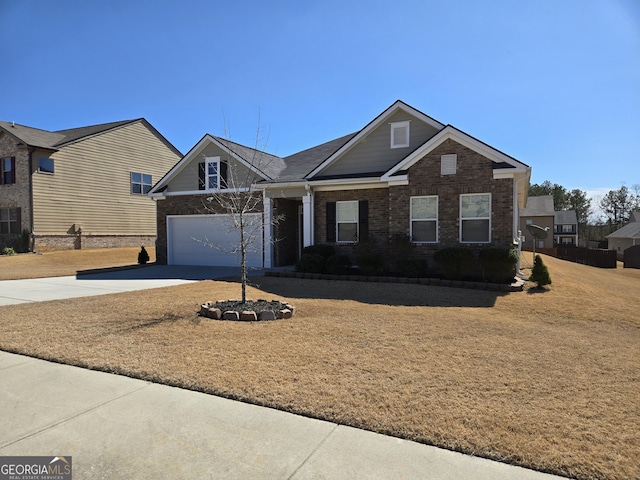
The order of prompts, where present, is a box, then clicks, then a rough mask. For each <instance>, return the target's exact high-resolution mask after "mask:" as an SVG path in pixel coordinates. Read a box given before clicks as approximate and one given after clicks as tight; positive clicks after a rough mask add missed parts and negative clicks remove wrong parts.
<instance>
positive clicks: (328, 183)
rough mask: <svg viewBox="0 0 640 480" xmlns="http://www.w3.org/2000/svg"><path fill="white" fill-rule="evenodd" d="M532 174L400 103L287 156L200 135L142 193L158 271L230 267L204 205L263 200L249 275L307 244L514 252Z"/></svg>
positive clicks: (215, 220)
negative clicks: (399, 239)
mask: <svg viewBox="0 0 640 480" xmlns="http://www.w3.org/2000/svg"><path fill="white" fill-rule="evenodd" d="M232 172H233V175H232ZM530 175H531V168H530V167H529V166H527V165H526V164H524V163H522V162H520V161H518V160H516V159H515V158H513V157H510V156H509V155H507V154H505V153H503V152H501V151H499V150H497V149H496V148H494V147H491V146H489V145H487V144H486V143H484V142H482V141H480V140H478V139H476V138H474V137H472V136H470V135H468V134H466V133H464V132H462V131H460V130H458V129H457V128H455V127H453V126H451V125H445V124H442V123H440V122H438V121H437V120H435V119H433V118H431V117H429V116H428V115H425V114H424V113H422V112H420V111H418V110H416V109H415V108H413V107H411V106H409V105H407V104H406V103H404V102H402V101H397V102H395V103H394V104H393V105H391V106H390V107H389V108H387V109H386V110H385V111H383V112H382V113H381V114H380V115H378V116H377V117H376V118H374V119H373V120H372V121H371V122H370V123H369V124H368V125H366V126H365V127H364V128H362V129H361V130H359V131H358V132H356V133H352V134H350V135H346V136H344V137H341V138H338V139H335V140H332V141H329V142H326V143H323V144H321V145H318V146H316V147H312V148H309V149H307V150H304V151H302V152H299V153H296V154H293V155H290V156H287V157H284V158H281V157H277V156H274V155H269V154H265V153H262V152H259V151H257V150H255V149H251V148H248V147H245V146H242V145H238V144H236V143H233V142H230V141H229V140H226V139H222V138H220V137H216V136H212V135H209V134H206V135H205V136H204V137H203V138H202V139H201V140H200V141H199V142H198V143H197V144H196V145H195V146H194V147H193V148H192V149H191V150H190V151H189V152H188V153H187V154H186V155H185V156H184V157H183V158H182V159H181V160H180V161H179V162H178V163H177V164H176V165H175V166H174V167H173V168H172V169H171V170H170V171H169V172H168V173H167V175H166V176H165V177H164V178H162V179H161V180H160V181H159V182H158V183H157V184H156V185H155V186H154V187H153V188H152V189H151V191H150V193H149V195H150V196H151V197H153V198H155V199H156V200H157V203H158V208H157V212H158V222H157V226H158V232H157V238H158V240H157V250H156V255H157V261H158V262H160V263H169V264H192V265H237V264H238V263H237V262H238V259H237V256H235V255H232V254H229V251H230V250H231V249H229V248H226V249H225V248H220V249H219V248H211V247H212V246H219V245H223V246H224V245H227V246H229V245H233V244H234V243H237V236H238V233H237V231H234V230H233V228H229V227H228V226H229V224H230V216H229V214H228V211H225V209H224V208H221V207H220V205H218V204H217V203H216V202H211V201H209V200H208V199H211V198H212V197H211V196H212V195H213V194H219V193H220V192H225V190H226V189H231V190H233V191H237V190H238V188H241V189H244V191H246V192H247V194H251V195H253V196H255V197H256V198H258V197H259V198H258V200H259V201H258V203H257V204H256V205H255V209H254V212H255V221H256V222H257V223H259V224H260V228H261V229H262V230H261V235H260V241H259V242H258V245H257V247H258V248H256V249H255V250H254V251H253V252H252V254H251V255H250V257H249V261H248V264H249V265H251V266H255V267H267V268H268V267H273V266H282V265H290V264H293V263H295V261H296V259H297V258H298V257H299V255H300V252H301V250H302V248H303V247H304V246H308V245H314V244H331V245H333V246H334V247H335V248H336V250H337V251H339V252H341V253H345V254H352V253H353V248H354V246H355V245H357V244H358V243H359V242H362V241H363V240H367V241H374V242H375V243H376V244H378V245H387V243H388V242H389V240H390V239H391V238H393V237H394V236H396V235H404V236H406V237H407V238H409V239H410V241H411V242H412V243H413V244H414V245H415V247H416V250H417V251H419V252H421V254H423V255H424V256H425V257H427V258H428V257H429V256H431V255H433V252H434V251H436V250H438V249H441V248H445V247H465V248H470V249H473V250H479V249H482V248H487V247H512V246H514V245H517V243H518V242H519V218H518V212H519V209H520V208H523V207H524V206H525V204H526V200H527V192H528V189H529V179H530ZM232 177H233V178H232ZM238 178H243V179H244V181H243V182H240V183H238V182H236V181H234V179H238ZM281 216H282V217H283V218H284V220H283V221H281V222H280V223H278V224H275V225H274V223H273V222H272V219H273V218H275V217H281Z"/></svg>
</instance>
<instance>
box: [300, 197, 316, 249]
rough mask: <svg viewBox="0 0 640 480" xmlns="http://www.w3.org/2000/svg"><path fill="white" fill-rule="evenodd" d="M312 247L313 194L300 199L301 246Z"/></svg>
mask: <svg viewBox="0 0 640 480" xmlns="http://www.w3.org/2000/svg"><path fill="white" fill-rule="evenodd" d="M309 245H313V194H312V193H307V195H305V196H304V197H302V246H303V247H308V246H309Z"/></svg>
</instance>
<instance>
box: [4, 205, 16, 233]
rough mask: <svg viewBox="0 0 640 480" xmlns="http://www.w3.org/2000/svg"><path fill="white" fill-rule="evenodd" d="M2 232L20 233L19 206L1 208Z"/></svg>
mask: <svg viewBox="0 0 640 480" xmlns="http://www.w3.org/2000/svg"><path fill="white" fill-rule="evenodd" d="M0 233H20V209H19V208H0Z"/></svg>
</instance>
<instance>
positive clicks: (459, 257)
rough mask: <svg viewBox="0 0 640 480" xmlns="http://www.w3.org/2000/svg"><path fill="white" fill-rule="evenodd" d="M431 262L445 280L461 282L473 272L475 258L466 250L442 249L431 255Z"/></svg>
mask: <svg viewBox="0 0 640 480" xmlns="http://www.w3.org/2000/svg"><path fill="white" fill-rule="evenodd" d="M433 260H434V261H435V262H436V265H438V268H439V269H440V270H442V273H443V274H444V276H445V278H446V279H447V280H461V279H463V278H464V277H466V276H467V275H469V273H471V271H472V270H473V264H474V263H475V256H474V255H473V252H472V251H471V250H467V249H466V248H444V249H442V250H438V251H436V252H435V253H434V254H433Z"/></svg>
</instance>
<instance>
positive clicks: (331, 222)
mask: <svg viewBox="0 0 640 480" xmlns="http://www.w3.org/2000/svg"><path fill="white" fill-rule="evenodd" d="M335 241H336V202H327V243H329V242H335Z"/></svg>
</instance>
